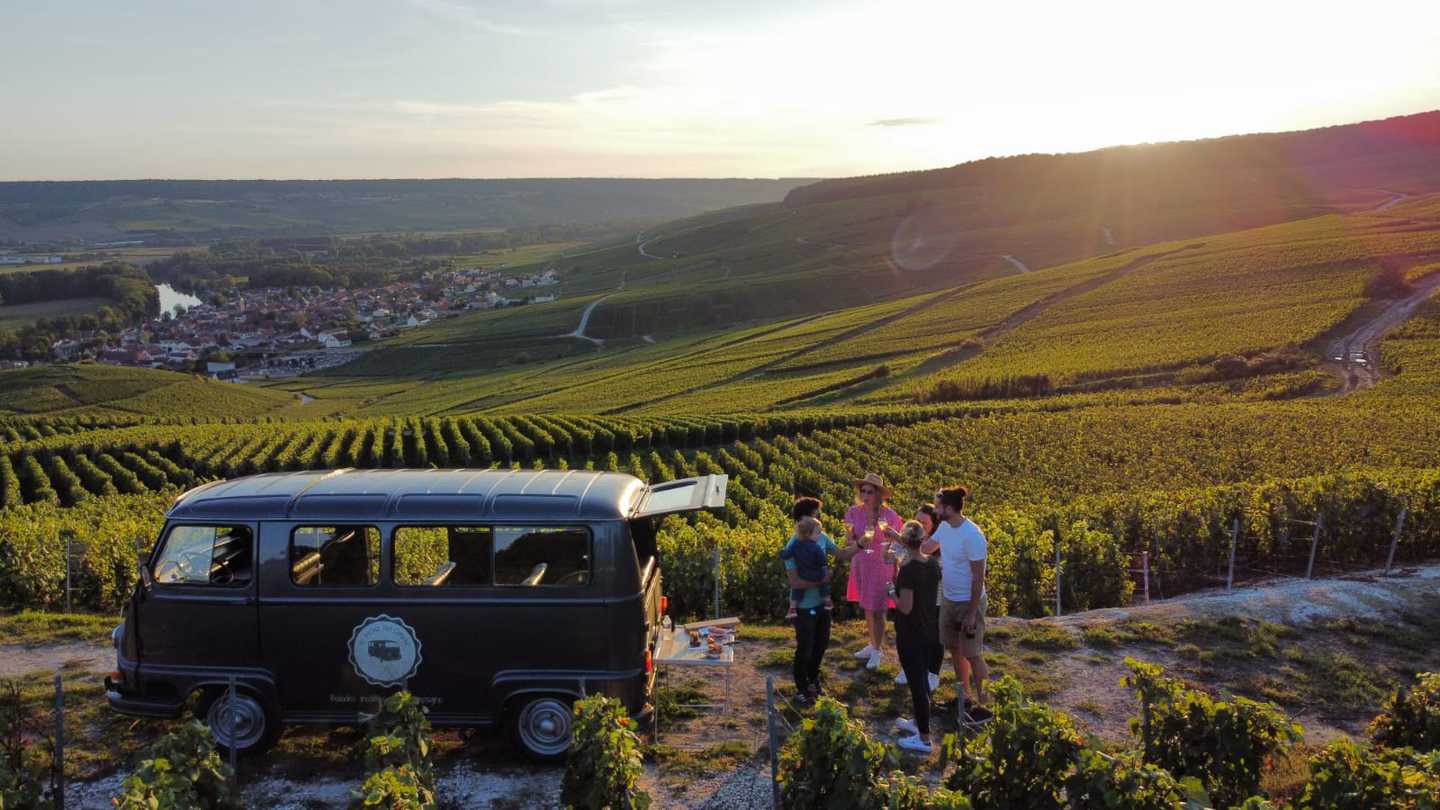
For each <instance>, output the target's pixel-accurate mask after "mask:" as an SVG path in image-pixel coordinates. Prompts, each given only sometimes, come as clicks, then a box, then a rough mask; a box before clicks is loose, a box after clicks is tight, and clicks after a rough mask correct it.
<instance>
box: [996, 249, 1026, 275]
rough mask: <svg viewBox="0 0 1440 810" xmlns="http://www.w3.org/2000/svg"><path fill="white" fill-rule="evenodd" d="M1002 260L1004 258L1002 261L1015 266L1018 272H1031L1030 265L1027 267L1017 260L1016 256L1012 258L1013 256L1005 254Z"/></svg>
mask: <svg viewBox="0 0 1440 810" xmlns="http://www.w3.org/2000/svg"><path fill="white" fill-rule="evenodd" d="M1000 258H1002V259H1004V260H1005V261H1007V262H1009V263H1011V264H1012V265H1014V266H1015V269H1016V270H1019V271H1020V272H1022V273H1028V272H1030V267H1029V266H1028V265H1026V264H1025V263H1024V262H1022V261H1020V260H1019V259H1017V258H1015V257H1014V256H1011V255H1010V254H1008V253H1007V254H1005V255H1004V256H1001V257H1000Z"/></svg>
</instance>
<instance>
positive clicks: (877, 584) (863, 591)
mask: <svg viewBox="0 0 1440 810" xmlns="http://www.w3.org/2000/svg"><path fill="white" fill-rule="evenodd" d="M880 519H881V520H883V521H885V523H886V524H887V525H889V526H890V528H892V529H895V530H897V531H898V530H899V529H900V527H901V526H902V525H904V521H902V520H901V519H900V515H899V514H897V513H896V512H895V510H894V509H891V508H890V507H888V506H882V507H880ZM845 522H846V523H847V524H849V525H851V526H854V527H855V530H856V531H857V532H859V533H860V534H864V533H865V530H866V529H868V528H870V513H869V510H867V509H866V508H865V507H864V506H863V505H860V504H856V505H855V506H852V507H850V510H849V511H847V512H846V513H845ZM873 542H874V543H875V545H874V546H872V548H873V549H874V552H875V553H873V554H866V553H865V552H863V551H862V552H860V553H859V554H856V555H855V556H854V557H851V558H850V577H849V579H848V581H847V582H846V584H845V598H846V599H849V600H850V601H851V602H858V603H860V607H862V608H864V609H865V610H885V609H886V608H888V607H890V605H891V604H892V603H891V601H890V595H889V593H887V591H886V589H887V587H888V586H889V585H890V582H891V581H892V580H894V579H895V564H894V563H887V562H885V552H884V549H883V547H879V546H880V544H881V543H883V542H884V539H883V538H879V537H877V538H876V539H875V540H874V541H873Z"/></svg>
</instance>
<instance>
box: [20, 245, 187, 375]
mask: <svg viewBox="0 0 1440 810" xmlns="http://www.w3.org/2000/svg"><path fill="white" fill-rule="evenodd" d="M94 296H99V297H102V298H107V299H109V300H110V303H109V304H107V305H105V306H102V307H100V308H99V309H98V310H96V311H95V312H94V313H86V314H83V315H61V316H57V317H54V318H40V319H38V320H36V321H35V322H34V323H32V324H29V325H26V326H24V327H22V328H21V329H19V330H18V331H14V332H12V331H9V330H4V329H0V357H3V358H24V359H42V358H46V357H48V356H49V355H50V344H51V343H53V342H54V341H56V340H59V339H61V338H65V337H69V336H70V335H72V334H75V333H77V332H93V331H95V330H104V331H107V332H114V331H119V330H121V329H124V328H126V327H128V326H131V325H133V324H135V323H138V322H140V321H142V320H145V319H148V318H153V317H155V316H156V315H158V314H159V312H160V296H159V293H158V292H157V291H156V289H155V285H154V284H153V283H152V282H151V281H150V277H149V276H148V275H146V273H145V271H144V270H142V269H140V268H139V267H135V266H133V265H129V264H124V263H121V262H110V263H108V264H102V265H98V266H95V267H81V268H79V269H76V270H35V271H32V272H28V273H10V274H7V275H0V303H4V304H38V303H43V302H45V301H60V300H64V299H67V298H90V297H94Z"/></svg>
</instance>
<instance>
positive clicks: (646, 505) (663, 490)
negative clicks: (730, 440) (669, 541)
mask: <svg viewBox="0 0 1440 810" xmlns="http://www.w3.org/2000/svg"><path fill="white" fill-rule="evenodd" d="M729 483H730V476H728V475H722V474H713V475H697V476H695V477H694V478H681V479H680V480H678V481H667V482H665V483H663V484H655V485H653V486H651V487H650V489H648V490H647V491H646V492H645V497H643V498H641V499H640V502H639V504H638V505H637V507H636V509H635V513H634V514H632V515H631V517H632V518H642V517H655V516H657V515H668V514H672V513H675V512H694V511H696V510H699V509H719V508H721V507H723V506H724V505H725V488H726V487H727V486H728V485H729Z"/></svg>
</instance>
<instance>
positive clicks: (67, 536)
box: [60, 529, 75, 613]
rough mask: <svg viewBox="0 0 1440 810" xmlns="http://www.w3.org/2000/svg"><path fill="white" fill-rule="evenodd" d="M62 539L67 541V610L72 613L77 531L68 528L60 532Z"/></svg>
mask: <svg viewBox="0 0 1440 810" xmlns="http://www.w3.org/2000/svg"><path fill="white" fill-rule="evenodd" d="M60 539H62V540H64V541H65V612H66V613H70V612H71V610H70V558H71V557H73V556H74V554H75V549H74V548H72V546H74V545H75V532H73V531H71V530H70V529H66V530H64V531H62V532H60Z"/></svg>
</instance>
